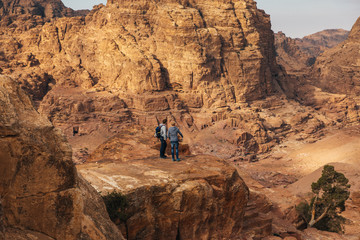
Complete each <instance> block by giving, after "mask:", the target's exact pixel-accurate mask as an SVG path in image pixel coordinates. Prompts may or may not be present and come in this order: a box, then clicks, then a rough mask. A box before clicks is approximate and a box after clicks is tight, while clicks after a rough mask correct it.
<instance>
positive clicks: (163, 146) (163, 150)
mask: <svg viewBox="0 0 360 240" xmlns="http://www.w3.org/2000/svg"><path fill="white" fill-rule="evenodd" d="M160 141H161V147H160V157H165V150H166V146H167V143H166V141H165V140H164V138H163V137H160Z"/></svg>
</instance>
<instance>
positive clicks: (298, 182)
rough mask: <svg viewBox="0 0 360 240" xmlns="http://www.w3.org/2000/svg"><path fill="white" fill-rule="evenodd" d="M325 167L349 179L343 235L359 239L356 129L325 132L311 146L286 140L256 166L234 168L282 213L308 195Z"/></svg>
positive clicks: (359, 147) (359, 175) (359, 160)
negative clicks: (258, 187) (354, 236)
mask: <svg viewBox="0 0 360 240" xmlns="http://www.w3.org/2000/svg"><path fill="white" fill-rule="evenodd" d="M325 164H331V165H333V166H334V167H335V170H336V171H338V172H341V173H344V175H345V176H346V177H347V178H348V179H349V183H350V184H351V188H350V193H351V195H350V199H349V200H348V201H347V210H346V211H345V212H344V213H343V216H344V217H346V218H347V219H350V222H349V223H348V224H346V225H345V229H346V230H345V233H347V234H355V235H356V236H358V235H359V236H360V204H359V203H360V200H359V198H358V196H359V195H360V127H359V126H353V127H349V128H346V129H341V130H333V131H329V132H327V133H325V135H324V136H323V137H322V139H320V140H318V141H317V142H314V143H304V142H301V141H296V140H295V139H292V138H290V139H288V140H287V141H285V142H283V143H282V144H280V145H279V146H277V147H275V148H274V149H273V151H272V152H271V153H270V154H268V155H265V156H263V158H260V160H259V161H258V162H255V163H238V166H239V168H241V169H242V171H246V172H247V173H248V174H249V175H250V176H251V177H252V178H254V179H255V180H257V182H259V183H261V184H262V185H263V186H265V188H264V189H263V190H262V192H264V193H265V194H266V195H267V196H268V197H269V198H270V199H271V201H272V202H273V203H275V204H276V205H277V206H279V207H280V208H281V209H283V210H284V209H286V208H289V207H291V206H294V205H295V202H296V201H297V200H296V198H297V197H300V196H302V197H303V196H305V195H306V193H309V192H311V183H313V182H315V181H317V179H319V177H320V176H321V172H322V169H323V166H324V165H325ZM249 184H250V185H251V182H249ZM356 195H357V196H356Z"/></svg>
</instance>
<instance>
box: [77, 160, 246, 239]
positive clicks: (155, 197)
mask: <svg viewBox="0 0 360 240" xmlns="http://www.w3.org/2000/svg"><path fill="white" fill-rule="evenodd" d="M77 168H78V170H79V172H80V173H81V174H82V175H83V176H84V177H85V178H86V179H87V180H88V181H89V182H90V183H91V184H92V185H93V186H94V187H95V188H96V189H97V190H98V191H101V193H102V194H106V193H107V192H112V191H113V190H117V191H120V192H121V193H123V194H124V195H125V197H126V199H127V201H128V203H129V206H128V207H127V209H126V210H125V212H126V214H127V215H128V219H127V221H126V229H127V233H128V239H236V238H237V237H239V236H240V233H241V229H242V222H243V217H244V211H245V206H246V203H247V201H248V198H249V191H248V189H247V187H246V185H245V184H244V182H243V180H242V179H241V178H240V176H239V174H238V173H237V171H236V169H235V168H233V167H231V166H230V165H229V164H228V163H226V162H225V161H223V160H220V159H218V158H216V157H213V156H205V155H200V156H193V157H185V158H182V161H181V162H172V161H171V160H169V159H158V158H147V159H142V160H130V161H126V162H123V161H121V160H120V159H117V160H116V159H114V160H106V159H103V160H101V158H100V159H99V161H98V162H92V163H85V164H82V165H78V166H77Z"/></svg>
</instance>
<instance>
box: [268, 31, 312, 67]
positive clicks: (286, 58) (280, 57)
mask: <svg viewBox="0 0 360 240" xmlns="http://www.w3.org/2000/svg"><path fill="white" fill-rule="evenodd" d="M275 49H276V54H277V57H276V60H277V62H278V63H279V64H280V65H281V66H283V67H284V68H285V69H286V71H287V73H290V74H291V73H295V74H296V73H298V72H303V71H306V68H307V67H309V66H310V65H311V63H312V59H313V58H314V57H312V56H311V55H310V54H308V53H306V52H304V51H303V50H301V48H300V46H299V45H297V41H296V39H292V38H290V37H287V36H286V35H285V34H284V33H283V32H278V33H276V34H275Z"/></svg>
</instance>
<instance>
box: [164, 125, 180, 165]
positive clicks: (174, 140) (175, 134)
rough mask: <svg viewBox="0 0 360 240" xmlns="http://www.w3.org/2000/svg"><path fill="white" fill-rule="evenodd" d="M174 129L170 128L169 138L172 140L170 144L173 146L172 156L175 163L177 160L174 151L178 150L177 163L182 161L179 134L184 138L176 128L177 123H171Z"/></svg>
mask: <svg viewBox="0 0 360 240" xmlns="http://www.w3.org/2000/svg"><path fill="white" fill-rule="evenodd" d="M171 125H172V127H171V128H169V131H168V134H167V136H168V137H169V138H170V144H171V156H172V160H173V161H174V162H175V158H174V151H175V150H176V161H178V162H179V161H180V158H179V139H178V134H180V136H181V137H182V138H183V135H182V133H181V132H180V130H179V129H178V128H177V127H175V122H172V123H171Z"/></svg>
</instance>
